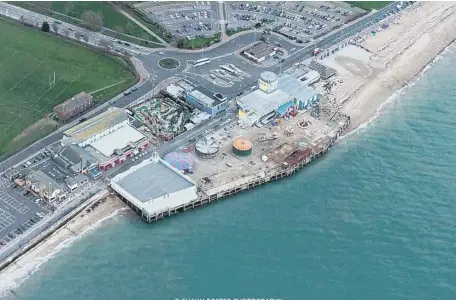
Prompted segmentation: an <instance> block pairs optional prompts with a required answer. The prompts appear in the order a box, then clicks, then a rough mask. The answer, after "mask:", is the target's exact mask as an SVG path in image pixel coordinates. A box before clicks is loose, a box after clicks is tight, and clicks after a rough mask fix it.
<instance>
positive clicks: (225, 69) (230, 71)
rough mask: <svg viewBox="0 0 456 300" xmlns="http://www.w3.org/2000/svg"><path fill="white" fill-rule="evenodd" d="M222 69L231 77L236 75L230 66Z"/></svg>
mask: <svg viewBox="0 0 456 300" xmlns="http://www.w3.org/2000/svg"><path fill="white" fill-rule="evenodd" d="M220 69H222V70H224V71H225V72H227V73H228V74H230V75H236V71H235V70H233V69H232V68H230V67H228V66H222V67H221V68H220Z"/></svg>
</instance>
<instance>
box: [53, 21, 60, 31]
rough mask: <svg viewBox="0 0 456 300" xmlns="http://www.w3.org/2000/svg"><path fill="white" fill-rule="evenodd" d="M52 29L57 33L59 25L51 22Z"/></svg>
mask: <svg viewBox="0 0 456 300" xmlns="http://www.w3.org/2000/svg"><path fill="white" fill-rule="evenodd" d="M52 30H53V31H54V32H55V33H59V25H57V23H52Z"/></svg>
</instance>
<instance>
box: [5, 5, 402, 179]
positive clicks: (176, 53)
mask: <svg viewBox="0 0 456 300" xmlns="http://www.w3.org/2000/svg"><path fill="white" fill-rule="evenodd" d="M396 5H397V3H392V4H390V5H388V6H387V7H385V8H383V9H382V10H380V11H378V12H375V13H373V14H371V15H369V16H367V17H366V18H364V19H362V20H361V21H359V22H357V23H354V24H352V25H350V26H347V27H344V28H343V29H341V30H340V31H338V32H335V33H333V34H330V35H328V36H326V37H325V38H323V39H321V40H320V41H318V42H317V43H316V44H313V45H309V46H307V47H302V48H300V49H299V50H297V51H296V52H294V53H292V54H290V55H289V57H287V58H286V59H285V61H284V62H283V63H281V64H280V65H275V66H273V67H270V68H258V67H253V66H251V68H250V66H249V70H248V72H249V73H250V74H251V75H252V77H251V78H250V80H245V81H243V82H242V83H241V84H235V85H234V86H232V87H228V88H220V87H217V89H219V90H220V91H221V92H222V93H224V94H225V95H226V96H228V97H234V96H235V95H237V94H238V93H239V92H241V91H244V90H246V89H248V88H250V87H251V86H253V85H255V83H256V81H257V78H258V75H259V74H260V73H261V72H262V71H265V70H269V71H273V72H276V73H279V72H280V70H285V69H287V68H290V67H291V66H293V64H295V63H297V62H300V61H302V60H305V59H308V58H310V57H311V52H312V50H313V49H314V48H323V49H324V48H327V47H329V46H331V45H334V44H336V43H338V42H340V41H343V40H344V39H346V38H348V37H350V36H351V35H354V34H356V33H357V32H359V31H361V30H363V29H365V28H367V27H368V26H370V25H372V24H373V23H374V22H378V21H379V20H381V19H383V18H384V17H386V16H387V15H388V14H389V13H392V12H395V11H397V8H396ZM0 13H1V14H8V15H9V16H10V17H13V18H16V19H19V18H20V16H21V15H27V16H33V17H34V18H37V19H40V20H48V21H52V18H49V17H46V16H42V15H39V14H36V13H33V12H29V11H27V10H24V9H22V8H18V7H15V6H12V5H9V4H6V3H4V2H0ZM65 26H72V27H75V28H77V27H76V26H74V25H69V24H68V25H67V24H65ZM77 29H78V30H82V31H84V32H87V34H90V35H91V36H93V37H94V38H95V40H96V38H98V39H99V38H100V36H102V35H101V34H99V33H94V32H90V31H88V30H85V29H79V28H77ZM260 34H261V33H251V32H250V33H247V34H244V35H240V36H237V37H236V38H234V39H233V40H231V41H229V42H227V43H224V44H223V45H221V46H220V47H215V48H213V49H211V50H208V51H201V52H200V51H196V52H190V53H189V52H188V51H180V50H179V49H172V50H171V49H163V52H165V56H170V57H174V58H176V59H178V60H179V61H180V63H181V65H180V67H179V68H178V69H176V70H164V69H161V68H159V67H158V65H157V64H158V60H160V59H161V58H163V56H160V55H159V54H158V53H154V51H155V50H154V49H144V50H143V51H142V54H139V53H136V55H135V57H136V58H138V59H139V60H140V61H141V62H142V63H143V66H144V67H145V69H146V70H148V71H149V72H150V73H151V74H152V75H154V76H152V77H151V80H149V81H147V82H145V83H144V84H143V85H142V86H140V87H139V88H138V90H137V91H135V92H133V93H132V94H130V95H129V96H125V97H124V96H123V94H120V95H118V96H116V97H115V98H114V99H116V101H115V104H114V105H115V106H116V107H125V106H127V105H129V104H130V103H132V102H133V101H135V100H136V99H137V98H139V97H140V96H142V95H144V94H146V93H148V92H150V90H151V89H152V88H153V87H154V86H155V85H156V84H158V83H159V82H161V81H162V80H165V79H166V78H169V77H171V76H177V75H183V76H184V77H187V78H189V79H193V80H197V81H198V82H201V84H202V85H204V86H206V87H208V88H212V86H213V84H212V83H211V82H209V81H208V80H205V79H203V78H202V77H199V76H195V75H192V74H184V73H183V70H184V69H185V66H186V64H187V62H188V61H192V60H196V59H199V58H201V57H203V56H204V57H221V56H225V57H228V59H227V61H232V60H234V59H235V58H234V55H232V54H233V53H235V52H236V51H237V50H238V49H239V48H240V47H242V46H246V45H248V44H250V43H253V42H255V41H256V40H257V39H258V38H259V36H260ZM271 41H279V42H280V43H281V44H282V46H283V47H284V48H286V49H287V48H288V49H290V48H293V47H296V45H295V44H293V43H290V42H287V41H286V40H285V39H283V38H280V37H278V36H275V35H271ZM122 49H124V50H130V51H131V49H130V48H129V47H123V48H122ZM230 55H231V56H230ZM236 65H237V63H236ZM108 106H109V103H105V104H103V105H102V106H101V108H99V109H98V110H97V111H96V113H97V114H98V113H100V112H102V111H104V110H106V109H107V108H108ZM93 114H94V113H93V112H88V113H87V114H85V115H84V117H90V116H92V115H93ZM76 122H77V120H75V121H73V123H71V124H70V125H73V124H76ZM68 127H69V126H65V128H68ZM62 131H63V129H59V130H57V131H56V132H55V133H53V134H51V135H49V136H47V137H45V138H43V139H41V140H39V141H37V142H36V143H34V144H32V145H31V146H29V147H26V148H25V149H23V150H21V151H20V152H18V153H16V154H14V155H12V156H11V157H9V158H8V159H6V160H5V161H3V162H2V163H0V172H2V171H4V170H5V169H6V168H10V167H12V166H14V165H16V164H18V163H20V162H22V161H23V160H25V159H27V158H28V157H30V156H31V155H32V154H34V153H36V152H38V151H39V150H40V149H42V148H43V147H45V146H47V145H49V144H51V143H53V142H56V141H58V140H59V139H61V137H62Z"/></svg>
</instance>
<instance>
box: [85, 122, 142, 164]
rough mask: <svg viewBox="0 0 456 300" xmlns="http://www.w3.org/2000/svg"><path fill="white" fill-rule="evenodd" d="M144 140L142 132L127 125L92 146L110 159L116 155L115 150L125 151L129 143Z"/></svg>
mask: <svg viewBox="0 0 456 300" xmlns="http://www.w3.org/2000/svg"><path fill="white" fill-rule="evenodd" d="M144 138H145V136H144V135H143V134H142V133H141V132H139V131H137V130H136V129H134V128H133V127H131V126H129V125H125V126H122V127H121V128H119V129H117V130H115V131H113V132H111V133H110V134H108V135H106V136H104V137H102V138H100V139H98V140H96V141H95V142H93V143H91V144H90V145H91V146H92V147H93V148H94V149H96V150H97V151H98V152H100V153H101V154H103V155H104V156H106V157H109V156H111V155H112V154H113V153H114V150H116V149H123V148H125V147H127V146H128V144H129V143H131V142H133V143H135V142H138V141H140V140H142V139H144Z"/></svg>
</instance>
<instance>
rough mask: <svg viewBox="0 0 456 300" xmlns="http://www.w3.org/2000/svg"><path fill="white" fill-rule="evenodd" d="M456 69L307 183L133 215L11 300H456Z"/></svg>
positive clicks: (390, 105) (108, 225)
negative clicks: (149, 217)
mask: <svg viewBox="0 0 456 300" xmlns="http://www.w3.org/2000/svg"><path fill="white" fill-rule="evenodd" d="M454 70H456V47H455V46H454V45H452V46H450V47H448V48H447V49H446V51H445V52H444V53H443V54H442V55H440V56H439V57H438V58H437V59H436V60H435V61H434V62H433V63H432V64H431V65H430V66H428V67H427V68H426V70H425V72H423V73H422V74H421V76H419V80H416V81H414V82H413V83H411V84H410V85H409V86H408V87H406V88H404V89H402V90H400V91H398V92H397V93H395V94H394V95H393V96H392V97H390V98H389V99H388V100H387V101H386V102H385V104H384V105H383V106H382V107H381V108H380V109H379V111H378V113H377V114H376V115H375V116H374V117H373V118H372V119H371V120H370V121H369V122H368V123H366V124H364V125H363V126H362V127H361V128H359V129H358V130H356V131H355V132H353V133H352V134H349V135H348V136H346V137H345V138H343V139H342V140H341V141H340V142H339V143H338V144H337V145H336V146H335V147H334V148H333V149H332V150H331V151H330V152H329V153H328V154H327V155H326V156H325V157H324V158H322V159H320V160H318V161H316V162H315V163H312V164H311V165H310V166H309V167H307V168H305V169H304V170H302V171H300V172H299V173H298V174H297V175H295V176H293V177H290V178H287V179H284V180H282V181H278V182H274V183H271V184H268V185H266V186H264V187H260V188H258V189H255V190H251V191H248V192H245V193H242V194H239V195H237V196H234V197H232V198H230V199H226V200H223V201H221V202H218V203H216V204H214V205H209V206H207V207H205V208H202V209H199V210H195V211H190V212H188V213H184V214H180V215H179V216H177V217H173V218H169V219H166V220H165V221H162V222H159V223H156V224H150V225H149V224H146V223H144V222H143V221H141V219H140V218H139V217H137V216H136V215H134V214H133V213H131V212H128V211H123V212H121V213H119V214H117V215H116V216H115V217H113V218H111V219H109V220H107V221H105V222H104V223H103V224H102V225H101V226H99V227H98V228H96V229H94V230H92V231H90V232H89V233H87V234H85V235H83V236H81V237H79V238H78V239H76V240H75V241H74V242H73V243H72V244H71V246H68V247H66V248H64V249H63V250H61V251H60V252H58V253H57V254H56V255H55V256H54V257H53V258H51V259H49V260H48V261H47V262H46V263H44V264H42V265H41V266H40V267H39V268H38V269H37V270H36V271H35V272H34V273H33V274H31V276H30V277H29V278H28V279H26V280H25V281H24V282H23V283H22V284H21V285H19V286H17V287H14V288H13V289H12V291H8V292H7V293H6V296H4V297H5V299H24V300H28V299H30V300H79V299H84V300H89V299H94V300H95V299H109V300H117V299H119V300H121V299H122V300H123V299H134V300H136V299H138V300H142V299H154V300H155V299H157V300H168V299H213V298H219V299H244V298H245V299H283V300H285V299H286V300H301V299H328V300H329V299H350V300H355V299H360V300H364V299H366V300H367V299H369V300H377V299H378V300H380V299H381V300H384V299H389V300H390V299H413V300H418V299H426V300H428V299H448V300H454V299H456V79H455V78H456V77H454ZM385 100H386V99H385Z"/></svg>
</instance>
